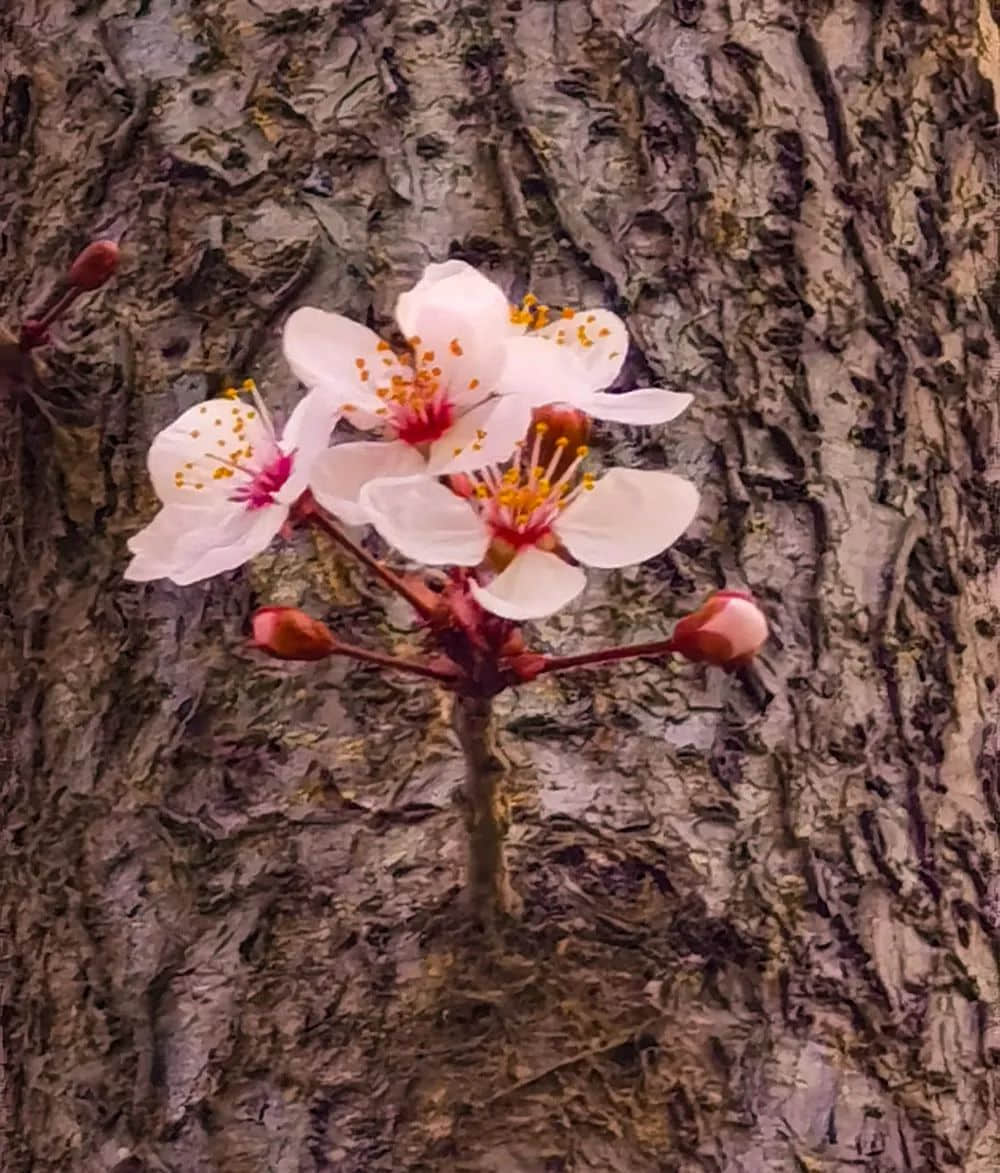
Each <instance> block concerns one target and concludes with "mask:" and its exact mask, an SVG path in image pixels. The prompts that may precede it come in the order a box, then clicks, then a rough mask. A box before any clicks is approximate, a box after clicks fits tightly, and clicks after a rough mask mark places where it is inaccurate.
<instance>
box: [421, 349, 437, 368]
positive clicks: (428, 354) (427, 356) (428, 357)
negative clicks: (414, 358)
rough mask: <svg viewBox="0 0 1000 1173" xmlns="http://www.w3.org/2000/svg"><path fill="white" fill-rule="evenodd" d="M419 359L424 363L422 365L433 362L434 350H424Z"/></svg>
mask: <svg viewBox="0 0 1000 1173" xmlns="http://www.w3.org/2000/svg"><path fill="white" fill-rule="evenodd" d="M420 361H421V362H422V363H423V364H424V366H426V365H427V364H428V363H429V362H433V361H434V351H433V350H425V351H424V353H423V354H422V355H421V356H420Z"/></svg>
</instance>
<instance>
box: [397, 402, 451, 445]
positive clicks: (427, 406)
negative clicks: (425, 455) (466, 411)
mask: <svg viewBox="0 0 1000 1173" xmlns="http://www.w3.org/2000/svg"><path fill="white" fill-rule="evenodd" d="M389 412H390V419H391V423H392V427H393V428H394V429H395V432H396V435H397V436H398V437H399V439H400V440H402V441H403V442H404V443H405V444H431V443H433V442H434V441H435V440H440V439H441V437H442V436H443V435H444V434H445V432H447V430H448V429H449V428H450V427H451V425H452V424H453V423H454V421H455V409H454V407H453V406H452V404H451V403H450V402H449V401H448V400H447V399H446V398H445V396H444V395H443V394H440V393H439V394H436V395H434V396H433V397H432V398H430V399H428V400H426V401H424V402H420V401H419V400H416V399H414V400H411V401H410V402H408V403H405V404H403V403H400V404H392V405H391V406H390V408H389Z"/></svg>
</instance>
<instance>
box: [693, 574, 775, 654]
mask: <svg viewBox="0 0 1000 1173" xmlns="http://www.w3.org/2000/svg"><path fill="white" fill-rule="evenodd" d="M766 641H767V620H766V619H765V617H764V612H763V611H761V609H760V608H759V607H758V606H757V604H756V603H755V602H754V601H753V596H752V595H749V594H747V593H746V592H744V591H717V592H716V593H715V594H714V595H710V596H709V598H708V599H706V600H705V602H704V603H703V604H702V605H701V606H700V607H699V608H698V610H697V611H694V612H692V613H691V614H690V615H685V616H684V618H683V619H681V620H680V622H679V623H678V624H677V626H676V627H675V628H674V633H673V635H672V636H671V644H672V647H673V650H674V651H675V652H677V654H678V655H681V656H683V657H684V658H685V659H687V660H694V661H696V662H702V661H703V662H706V663H709V664H715V665H716V666H717V667H719V668H735V667H738V666H739V665H740V664H747V663H749V662H750V661H751V660H752V659H753V657H754V656H755V655H756V654H757V652H759V651H760V649H761V648H762V647H763V646H764V644H765V643H766Z"/></svg>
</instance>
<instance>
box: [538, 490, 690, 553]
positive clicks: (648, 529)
mask: <svg viewBox="0 0 1000 1173" xmlns="http://www.w3.org/2000/svg"><path fill="white" fill-rule="evenodd" d="M697 511H698V490H697V489H696V488H695V487H694V485H693V484H691V482H690V481H686V480H685V479H684V478H683V477H679V476H675V475H674V474H673V473H670V472H657V471H652V470H647V469H635V468H613V469H611V471H610V472H608V473H606V474H605V475H604V476H603V477H602V478H601V479H600V480H599V481H598V482H597V484H596V485H595V486H594V488H593V489H591V490H590V491H589V492H588V491H584V492H583V493H581V494H580V496H579V497H577V498H576V500H575V501H573V502H572V503H571V504H570V505H569V506H567V508H566V511H565V512H564V513H563V514H562V516H561V517H560V518H559V520H558V521H557V522H556V523H555V525H554V526H553V527H552V528H553V531H554V532H555V534H556V536H557V537H558V538H559V540H560V541H561V542H563V544H564V545H565V546H566V548H567V550H569V552H570V553H571V554H572V555H573V557H574V558H578V559H579V560H580V561H581V562H582V563H584V565H586V566H599V567H614V566H631V565H632V564H633V563H636V562H644V561H645V560H646V559H647V558H652V557H653V556H654V555H655V554H659V553H660V551H661V550H665V549H666V548H667V547H668V546H669V545H671V544H672V543H673V542H675V541H676V540H677V539H678V538H679V537H680V536H681V534H682V533H683V532H684V531H685V530H686V529H687V527H688V526H689V525H690V524H691V522H692V520H693V519H694V515H695V513H696V512H697Z"/></svg>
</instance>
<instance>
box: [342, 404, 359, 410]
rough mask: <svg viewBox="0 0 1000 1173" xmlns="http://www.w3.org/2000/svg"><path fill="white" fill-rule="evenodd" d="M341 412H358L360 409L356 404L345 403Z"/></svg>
mask: <svg viewBox="0 0 1000 1173" xmlns="http://www.w3.org/2000/svg"><path fill="white" fill-rule="evenodd" d="M340 410H341V411H357V410H358V408H357V405H356V404H354V403H345V404H344V405H343V407H342V408H341V409H340Z"/></svg>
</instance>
